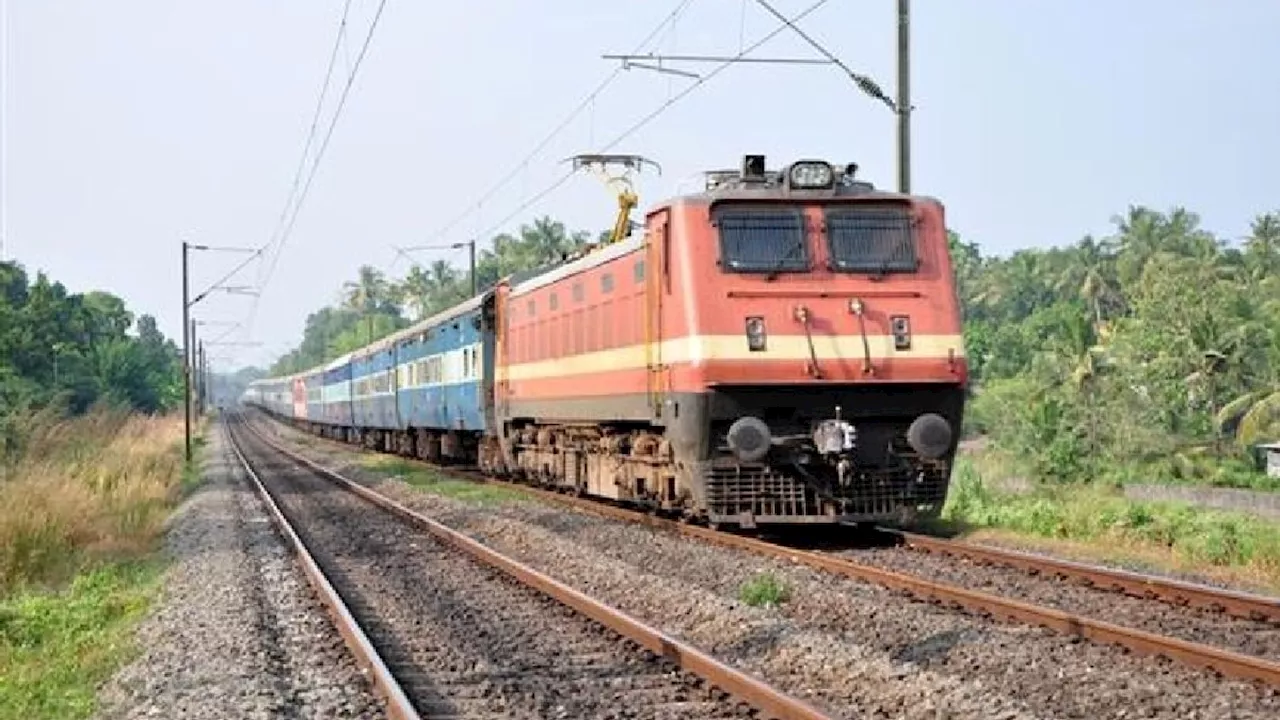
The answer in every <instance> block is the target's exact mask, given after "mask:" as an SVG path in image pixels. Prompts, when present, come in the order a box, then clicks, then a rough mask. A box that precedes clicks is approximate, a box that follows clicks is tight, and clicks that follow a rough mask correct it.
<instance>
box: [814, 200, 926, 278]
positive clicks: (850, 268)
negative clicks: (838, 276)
mask: <svg viewBox="0 0 1280 720" xmlns="http://www.w3.org/2000/svg"><path fill="white" fill-rule="evenodd" d="M826 217H827V242H828V243H829V244H830V248H831V267H832V269H834V270H840V271H843V272H865V273H877V274H879V273H891V272H899V273H901V272H915V271H916V268H917V267H918V266H919V264H920V261H919V258H918V256H917V253H916V234H915V228H914V226H913V225H912V222H911V212H910V210H909V209H907V208H905V207H885V206H880V207H856V206H854V207H841V208H828V209H827V211H826Z"/></svg>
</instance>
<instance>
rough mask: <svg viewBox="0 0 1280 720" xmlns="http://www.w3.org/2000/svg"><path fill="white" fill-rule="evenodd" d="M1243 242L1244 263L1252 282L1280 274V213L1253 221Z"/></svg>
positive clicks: (1260, 216) (1268, 214) (1261, 216)
mask: <svg viewBox="0 0 1280 720" xmlns="http://www.w3.org/2000/svg"><path fill="white" fill-rule="evenodd" d="M1249 230H1250V232H1249V237H1248V239H1246V240H1245V243H1244V251H1245V262H1246V264H1247V265H1248V267H1249V274H1250V276H1251V277H1252V279H1254V280H1262V279H1264V278H1267V277H1272V276H1275V275H1276V274H1277V273H1280V212H1273V213H1266V214H1265V215H1259V216H1258V217H1257V218H1255V219H1254V221H1253V225H1252V226H1251V227H1250V228H1249Z"/></svg>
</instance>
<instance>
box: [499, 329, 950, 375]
mask: <svg viewBox="0 0 1280 720" xmlns="http://www.w3.org/2000/svg"><path fill="white" fill-rule="evenodd" d="M868 349H869V350H870V354H871V359H872V360H873V361H875V360H885V359H894V358H902V359H909V360H921V359H930V358H936V359H942V358H946V357H949V356H954V357H956V358H963V357H964V356H965V355H964V339H963V337H962V336H961V335H914V336H912V338H911V347H910V348H908V349H906V350H896V349H894V346H893V336H892V335H867V348H864V346H863V343H862V336H861V335H836V336H831V335H814V336H813V350H814V352H816V353H817V356H818V359H819V360H832V359H837V358H839V359H847V360H860V359H862V358H864V357H866V353H867V350H868ZM651 352H652V357H653V359H654V360H660V362H661V363H662V364H664V365H674V364H684V363H693V364H701V363H705V362H711V361H716V360H720V361H726V360H727V361H737V360H799V361H805V360H808V359H809V357H810V355H809V341H808V339H806V338H805V336H804V335H771V336H769V337H768V338H766V341H765V349H764V350H759V351H752V350H750V349H749V348H748V347H747V338H746V337H745V336H744V335H691V336H688V337H682V338H672V339H668V340H664V341H662V342H661V343H660V344H656V345H655V347H654V349H653V351H651ZM648 363H649V356H648V355H646V353H645V346H644V344H638V345H629V346H627V347H621V348H612V349H609V350H599V351H596V352H589V353H583V354H580V355H570V356H569V357H563V358H556V359H554V360H539V361H535V362H530V363H521V364H517V365H510V366H508V367H507V368H506V372H505V373H504V372H503V369H502V368H499V369H498V379H499V380H502V379H507V380H537V379H541V378H548V377H563V376H566V375H581V374H586V373H593V372H607V371H612V370H635V369H639V368H644V367H646V366H647V365H648Z"/></svg>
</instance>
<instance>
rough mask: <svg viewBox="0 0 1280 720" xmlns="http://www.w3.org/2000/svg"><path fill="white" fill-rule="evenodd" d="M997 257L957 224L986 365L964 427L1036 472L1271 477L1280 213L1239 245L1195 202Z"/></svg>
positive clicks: (1278, 416) (1277, 433) (1135, 214)
mask: <svg viewBox="0 0 1280 720" xmlns="http://www.w3.org/2000/svg"><path fill="white" fill-rule="evenodd" d="M1115 224H1116V233H1115V234H1114V235H1113V236H1111V237H1107V238H1104V239H1101V240H1097V239H1095V238H1093V237H1085V238H1084V239H1082V240H1081V241H1080V242H1078V243H1076V244H1075V245H1072V246H1070V247H1065V248H1051V249H1045V250H1039V249H1036V250H1020V251H1018V252H1016V253H1014V254H1013V255H1012V256H1010V257H1008V258H984V257H982V256H981V254H980V253H979V251H978V249H977V247H976V246H975V245H972V244H965V243H963V242H961V240H960V239H959V238H958V237H955V236H953V237H952V238H951V244H952V252H953V254H954V255H955V256H956V257H957V260H956V261H955V266H956V277H957V281H958V285H959V287H960V292H961V298H962V302H963V308H964V316H965V320H966V326H965V340H966V348H967V350H968V355H969V358H970V370H971V373H972V375H973V402H972V404H971V406H970V411H969V413H970V418H969V419H968V421H967V424H966V425H967V428H966V429H967V430H968V431H969V432H971V433H972V432H977V433H983V434H986V435H989V436H990V438H991V440H992V442H993V443H994V444H995V446H996V447H998V448H999V449H1000V450H1002V451H1004V453H1005V454H1007V455H1009V456H1012V457H1015V458H1017V459H1018V462H1019V464H1020V465H1021V467H1019V468H1018V470H1019V471H1022V472H1025V473H1027V474H1029V475H1031V476H1032V477H1033V478H1036V479H1039V480H1049V481H1053V482H1058V483H1062V482H1074V481H1081V480H1098V479H1102V480H1107V481H1117V482H1123V481H1128V480H1143V481H1148V482H1150V481H1173V482H1201V483H1206V484H1215V485H1224V484H1229V485H1246V486H1252V485H1257V484H1258V476H1259V473H1257V471H1256V470H1252V469H1249V466H1248V462H1249V461H1250V455H1249V446H1250V445H1252V444H1253V443H1257V442H1261V441H1267V440H1276V439H1280V213H1271V214H1266V215H1262V216H1259V217H1258V218H1257V220H1255V222H1254V223H1253V228H1252V234H1251V236H1250V237H1249V238H1248V239H1247V240H1246V241H1245V242H1244V244H1243V246H1242V248H1239V249H1237V248H1232V247H1228V246H1227V244H1226V243H1224V242H1221V241H1219V240H1218V239H1217V238H1215V237H1214V236H1213V235H1212V234H1211V233H1209V232H1207V231H1205V230H1203V229H1201V228H1200V227H1199V218H1198V217H1197V216H1196V215H1195V214H1194V213H1190V212H1188V211H1186V210H1185V209H1182V208H1175V209H1173V210H1171V211H1170V212H1168V213H1159V212H1156V211H1153V210H1150V209H1148V208H1142V207H1131V208H1130V209H1129V210H1128V212H1127V213H1126V214H1125V215H1124V216H1123V217H1117V218H1115Z"/></svg>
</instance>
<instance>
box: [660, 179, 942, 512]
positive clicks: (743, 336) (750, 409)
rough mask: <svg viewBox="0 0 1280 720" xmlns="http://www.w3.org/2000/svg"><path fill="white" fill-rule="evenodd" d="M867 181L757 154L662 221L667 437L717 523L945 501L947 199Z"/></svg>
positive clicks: (926, 508) (674, 206)
mask: <svg viewBox="0 0 1280 720" xmlns="http://www.w3.org/2000/svg"><path fill="white" fill-rule="evenodd" d="M855 172H856V166H852V165H850V166H848V167H844V168H837V167H834V166H832V165H831V164H829V163H826V162H819V161H805V162H796V163H793V164H792V165H790V166H789V167H787V168H785V169H784V170H782V171H780V172H769V171H766V170H765V168H764V158H763V157H761V156H748V157H747V158H746V160H745V161H744V164H743V168H742V170H741V171H740V172H722V173H714V174H710V175H709V176H708V187H707V189H706V191H705V192H703V193H699V194H697V195H692V196H686V197H682V198H677V199H676V200H674V201H673V202H671V203H669V204H667V205H666V206H664V207H663V208H661V209H659V210H657V211H655V213H653V214H651V217H650V219H649V220H650V222H649V225H650V229H651V233H653V234H654V236H655V237H654V238H653V239H656V238H658V237H660V238H661V249H655V251H654V255H652V256H651V257H652V259H654V260H657V261H658V262H660V263H661V266H660V268H659V272H660V279H659V280H658V282H659V283H660V285H661V288H660V289H659V288H655V290H657V292H658V293H659V294H661V295H662V296H663V299H662V301H661V302H662V303H664V305H663V307H662V308H660V315H661V322H662V324H663V325H664V327H663V328H662V330H663V332H662V336H663V337H664V342H663V343H662V347H661V353H662V357H661V358H660V362H659V363H658V366H660V367H661V368H662V373H663V377H660V378H659V379H658V381H657V382H656V383H655V385H656V388H657V389H658V390H660V391H661V397H662V400H661V404H662V405H663V406H664V407H663V409H662V411H661V412H662V415H663V416H664V417H665V419H666V421H667V422H666V425H667V427H666V432H665V435H666V439H667V441H668V442H669V443H670V452H671V455H672V457H673V460H674V461H675V462H674V464H675V466H676V468H678V474H679V475H682V476H683V477H681V478H680V479H681V481H682V482H681V483H680V484H681V485H683V486H686V487H691V488H693V489H694V493H695V495H697V496H699V497H697V498H696V499H697V501H698V502H697V503H696V504H697V505H698V506H699V507H700V508H702V509H703V510H704V513H705V516H706V518H707V519H708V520H709V521H710V522H712V523H713V524H722V523H727V524H736V525H739V526H742V527H753V526H755V525H757V524H779V523H781V524H788V523H815V522H816V523H823V522H825V523H831V522H885V521H899V522H903V521H910V520H912V519H914V518H917V517H920V516H931V515H936V514H937V512H938V511H940V510H941V507H942V504H943V502H944V500H945V498H946V493H947V487H948V484H949V480H950V474H951V466H952V462H953V460H954V456H955V451H956V444H957V441H958V435H959V429H960V423H961V419H962V414H963V408H964V395H965V385H966V382H967V368H966V364H965V355H964V346H963V341H962V335H961V325H960V312H959V304H958V299H957V296H956V289H955V283H954V278H953V274H952V268H951V261H950V257H949V252H948V245H947V236H946V229H945V225H944V217H943V207H942V205H941V203H939V202H938V201H937V200H934V199H932V198H927V197H918V196H908V195H901V194H896V193H889V192H882V191H877V190H876V189H875V188H873V187H872V186H871V185H870V184H868V183H863V182H860V181H858V180H857V179H856V177H855ZM655 230H656V233H655V232H654V231H655ZM651 241H652V240H651ZM673 339H678V342H673V341H672V340H673Z"/></svg>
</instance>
